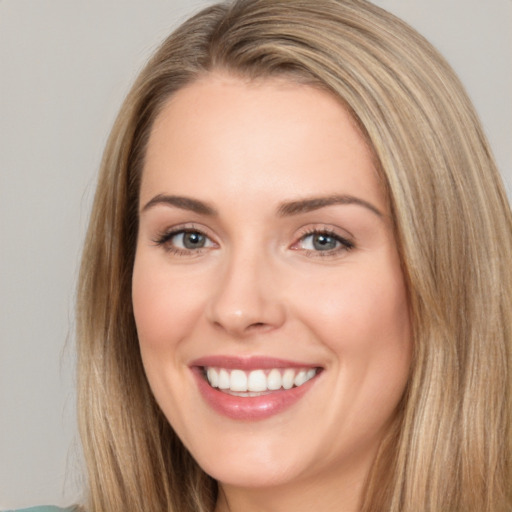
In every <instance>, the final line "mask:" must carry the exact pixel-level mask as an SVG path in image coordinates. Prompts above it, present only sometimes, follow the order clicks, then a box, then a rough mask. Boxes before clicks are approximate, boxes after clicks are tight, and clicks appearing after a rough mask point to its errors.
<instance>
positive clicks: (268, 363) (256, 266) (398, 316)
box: [133, 74, 411, 489]
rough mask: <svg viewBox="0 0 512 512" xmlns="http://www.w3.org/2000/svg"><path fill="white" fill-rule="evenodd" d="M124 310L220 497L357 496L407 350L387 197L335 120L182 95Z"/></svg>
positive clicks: (147, 194) (350, 126)
mask: <svg viewBox="0 0 512 512" xmlns="http://www.w3.org/2000/svg"><path fill="white" fill-rule="evenodd" d="M133 306H134V313H135V320H136V324H137V331H138V335H139V340H140V350H141V354H142V359H143V362H144V367H145V370H146V373H147V377H148V380H149V383H150V385H151V388H152V390H153V393H154V395H155V397H156V400H157V401H158V403H159V405H160V407H161V408H162V410H163V412H164V414H165V415H166V417H167V418H168V420H169V422H170V423H171V425H172V427H173V428H174V429H175V431H176V433H177V434H178V435H179V437H180V438H181V440H182V441H183V443H184V444H185V446H186V447H187V448H188V449H189V450H190V452H191V453H192V455H193V456H194V457H195V459H196V460H197V461H198V463H199V464H200V465H201V467H202V468H203V469H204V470H205V471H206V472H207V473H209V474H210V475H211V476H213V477H214V478H216V479H217V480H219V481H220V482H221V484H222V485H223V486H225V488H242V487H244V488H248V487H251V488H260V489H261V488H263V487H265V486H274V487H275V486H279V485H287V486H290V485H292V486H293V485H301V486H304V485H307V484H308V482H309V483H311V482H313V481H318V478H323V477H325V478H329V479H334V480H333V481H336V479H339V478H350V479H351V480H350V481H351V482H352V484H353V485H355V486H357V485H359V484H360V483H361V481H362V479H364V476H365V474H366V472H367V471H368V468H369V467H370V465H371V463H372V460H373V458H374V456H375V453H376V449H377V447H378V445H379V442H380V441H381V439H382V436H383V434H384V432H385V431H386V429H387V427H388V425H389V423H390V421H391V419H392V418H393V414H394V411H395V409H396V407H397V404H398V402H399V400H400V398H401V396H402V394H403V390H404V386H405V384H406V380H407V377H408V372H409V366H410V358H411V333H410V323H409V316H408V304H407V296H406V289H405V286H404V280H403V276H402V272H401V269H400V263H399V258H398V254H397V248H396V242H395V239H394V236H393V229H392V220H391V218H390V213H389V209H388V206H387V202H386V197H385V194H384V193H383V189H382V185H381V183H379V179H378V175H377V173H376V170H375V166H374V162H373V160H372V155H371V152H370V150H369V149H368V147H367V145H366V144H365V141H364V140H363V138H362V136H361V135H360V133H359V131H358V129H357V128H356V127H355V123H354V122H353V120H352V119H351V117H350V116H349V115H348V114H347V112H346V111H345V109H344V108H343V107H342V106H341V105H340V104H339V103H338V102H337V101H336V100H335V99H334V98H333V97H332V96H330V95H329V94H327V93H326V92H321V91H319V90H316V89H314V88H312V87H309V86H304V85H297V84H293V83H290V82H287V81H284V80H277V79H273V80H267V81H262V82H258V83H250V82H247V81H242V80H240V79H237V78H232V77H229V76H226V75H215V74H214V75H210V76H208V77H206V78H203V79H202V80H200V81H198V82H195V83H193V84H192V85H190V86H188V87H187V88H185V89H182V90H180V91H179V92H178V93H177V94H175V95H174V96H173V97H172V99H171V100H170V101H169V102H168V103H167V105H166V106H165V108H164V109H163V111H162V112H161V113H160V115H159V117H158V118H157V120H156V122H155V124H154V127H153V130H152V133H151V135H150V139H149V144H148V148H147V155H146V161H145V166H144V170H143V176H142V183H141V191H140V227H139V233H138V242H137V251H136V258H135V266H134V272H133ZM338 481H340V480H338ZM356 482H357V483H356Z"/></svg>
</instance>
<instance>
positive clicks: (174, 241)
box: [155, 229, 215, 256]
mask: <svg viewBox="0 0 512 512" xmlns="http://www.w3.org/2000/svg"><path fill="white" fill-rule="evenodd" d="M155 243H156V244H157V245H162V246H164V247H165V249H166V250H167V251H169V252H172V253H175V254H177V255H179V256H187V255H192V254H198V253H199V252H200V251H201V249H208V248H210V247H214V246H215V243H214V242H213V241H212V240H211V239H210V238H209V237H208V236H207V235H205V234H204V233H203V232H201V231H199V230H197V229H177V230H174V231H170V232H166V233H163V234H162V235H160V236H159V237H158V238H157V239H156V240H155Z"/></svg>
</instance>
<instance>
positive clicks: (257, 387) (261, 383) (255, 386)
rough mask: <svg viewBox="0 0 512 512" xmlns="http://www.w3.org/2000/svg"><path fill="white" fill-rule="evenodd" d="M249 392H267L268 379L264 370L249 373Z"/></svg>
mask: <svg viewBox="0 0 512 512" xmlns="http://www.w3.org/2000/svg"><path fill="white" fill-rule="evenodd" d="M247 389H248V390H249V391H266V390H267V377H266V375H265V372H264V371H263V370H255V371H253V372H251V373H249V381H248V383H247Z"/></svg>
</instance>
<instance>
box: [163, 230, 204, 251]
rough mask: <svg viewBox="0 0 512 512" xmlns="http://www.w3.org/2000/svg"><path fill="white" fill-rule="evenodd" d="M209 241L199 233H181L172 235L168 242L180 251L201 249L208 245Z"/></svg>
mask: <svg viewBox="0 0 512 512" xmlns="http://www.w3.org/2000/svg"><path fill="white" fill-rule="evenodd" d="M209 241H210V240H209V239H208V237H207V236H206V235H203V233H200V232H199V231H181V232H179V233H176V234H174V235H173V236H172V237H171V238H170V239H169V242H170V243H171V244H172V245H174V246H175V247H179V248H180V249H189V250H194V249H202V248H203V247H206V246H207V245H208V242H209Z"/></svg>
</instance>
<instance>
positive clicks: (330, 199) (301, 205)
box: [277, 195, 384, 217]
mask: <svg viewBox="0 0 512 512" xmlns="http://www.w3.org/2000/svg"><path fill="white" fill-rule="evenodd" d="M338 204H341V205H346V204H355V205H358V206H362V207H364V208H367V209H368V210H370V211H371V212H373V213H374V214H375V215H377V216H378V217H383V216H384V215H383V214H382V212H381V211H380V210H379V209H378V208H376V207H375V206H373V204H371V203H369V202H368V201H365V200H364V199H359V198H358V197H354V196H350V195H332V196H325V197H311V198H306V199H301V200H299V201H290V202H287V203H283V204H281V205H280V206H279V208H278V209H277V214H278V215H279V216H281V217H288V216H291V215H299V214H301V213H308V212H312V211H314V210H319V209H320V208H325V207H326V206H332V205H338Z"/></svg>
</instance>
